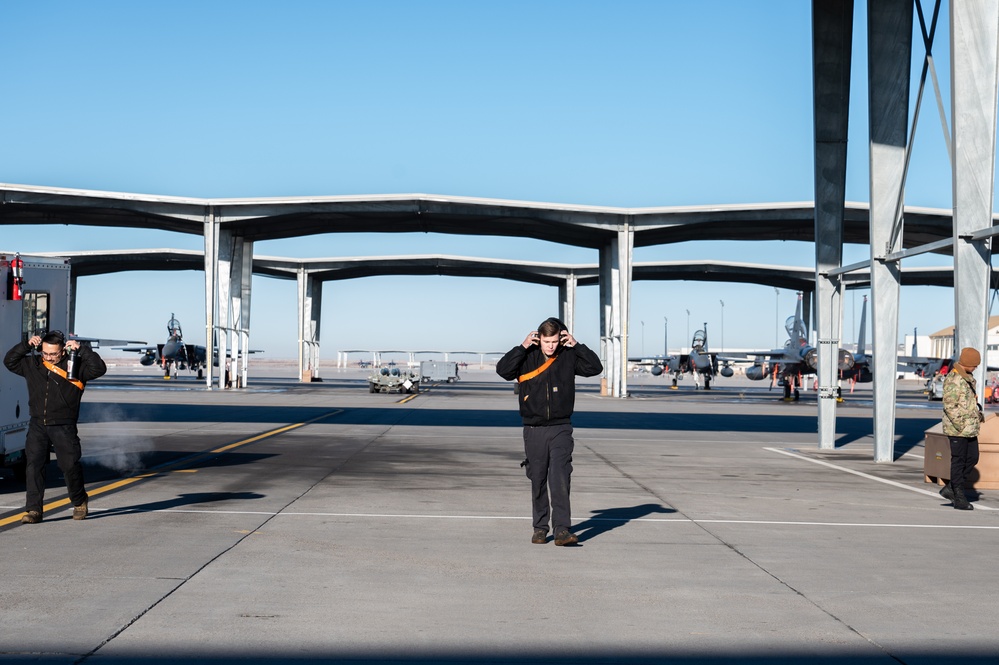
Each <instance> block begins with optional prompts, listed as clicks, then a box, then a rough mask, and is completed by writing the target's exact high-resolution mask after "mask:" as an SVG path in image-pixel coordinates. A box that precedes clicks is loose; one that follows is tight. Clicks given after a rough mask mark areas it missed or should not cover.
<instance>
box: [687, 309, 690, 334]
mask: <svg viewBox="0 0 999 665" xmlns="http://www.w3.org/2000/svg"><path fill="white" fill-rule="evenodd" d="M687 339H690V310H689V309H688V310H687Z"/></svg>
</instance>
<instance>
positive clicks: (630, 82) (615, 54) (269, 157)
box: [0, 0, 954, 360]
mask: <svg viewBox="0 0 999 665" xmlns="http://www.w3.org/2000/svg"><path fill="white" fill-rule="evenodd" d="M865 7H866V3H864V2H862V1H858V2H857V13H856V18H855V27H856V35H855V38H854V51H855V52H854V62H853V77H854V85H853V90H852V97H851V117H850V143H849V146H850V153H849V165H848V189H847V198H848V199H849V200H854V201H866V200H868V198H869V194H868V186H869V185H868V170H867V160H868V155H867V109H866V104H867V91H866V67H867V63H866V53H865V51H866V36H865V35H866V15H865ZM946 12H947V10H946V7H944V8H943V10H942V11H941V16H942V17H943V19H942V21H943V22H942V24H941V27H940V28H939V29H938V33H939V36H938V41H937V43H936V44H935V46H934V54H935V57H936V59H937V67H938V72H939V74H940V75H941V85H942V86H943V93H944V96H945V103H946V104H947V105H948V106H947V112H948V114H949V101H947V99H948V98H949V82H948V81H949V78H948V76H947V70H948V67H949V60H948V56H949V54H948V46H947V42H946V37H947V34H946V33H947V26H946V15H947V14H946ZM810 21H811V17H810V3H808V2H803V1H801V0H785V1H780V0H770V1H769V2H767V3H747V2H744V1H741V0H729V1H722V0H715V1H712V0H706V1H704V2H697V3H692V2H688V1H681V0H675V1H665V0H664V1H655V0H648V1H627V0H625V1H623V2H615V3H608V2H585V1H584V2H579V1H573V2H568V1H565V2H559V1H556V2H544V3H539V2H517V1H509V0H504V2H457V1H454V2H445V1H427V2H411V1H409V2H404V1H378V2H360V1H357V2H337V1H314V2H306V1H298V2H287V3H268V2H252V1H243V2H204V1H201V2H193V1H192V2H187V1H174V2H170V3H157V2H142V3H136V2H109V1H99V0H98V1H94V2H88V3H79V2H68V1H67V2H36V3H12V4H10V5H8V6H5V8H4V24H5V28H6V29H5V38H4V39H3V40H2V41H0V61H2V62H5V63H7V67H6V68H5V77H4V83H5V88H6V92H5V95H4V103H3V104H2V105H0V120H2V123H3V126H4V128H5V132H4V134H5V137H4V147H3V150H0V182H6V183H16V184H30V185H44V186H54V187H73V188H83V189H96V190H108V191H120V192H134V193H146V194H159V195H177V196H196V197H259V196H288V195H315V196H318V195H339V194H350V195H357V194H385V193H427V194H441V195H454V196H477V197H492V198H505V199H518V200H529V201H548V202H558V203H569V204H584V205H610V206H669V205H701V204H722V203H760V202H779V201H808V200H812V199H813V196H814V195H813V175H812V154H813V153H812V149H813V148H812V146H813V144H812V108H811V51H810V48H811V47H810V30H811V23H810ZM916 30H917V31H918V24H917V26H916ZM921 54H922V49H921V42H920V41H919V40H918V39H917V40H916V42H915V44H914V63H913V76H914V78H915V77H917V76H918V73H919V66H920V64H921V61H920V60H919V58H920V57H921ZM912 99H913V103H914V102H915V88H913V91H912ZM932 100H933V97H932V92H931V91H929V90H928V91H927V94H926V98H925V100H924V106H923V110H922V112H921V118H920V125H919V129H918V132H917V137H916V141H915V150H914V154H913V160H912V166H911V172H910V176H909V186H908V188H907V193H906V201H907V203H908V204H910V205H922V206H932V207H942V208H949V207H951V183H950V173H949V166H948V161H947V154H946V150H945V148H944V143H943V140H942V138H941V136H942V132H941V129H940V121H939V117H938V115H937V113H936V109H935V106H934V105H933V104H932ZM154 247H175V248H187V249H202V248H203V245H202V240H201V238H200V237H195V236H182V235H177V234H170V233H165V232H155V231H141V230H136V231H121V230H113V229H102V228H79V229H77V228H72V227H65V226H50V227H41V228H39V227H34V228H31V227H16V226H7V227H0V249H2V250H5V251H20V252H22V253H30V252H33V251H70V250H81V249H120V248H154ZM256 253H257V254H260V255H270V256H289V257H324V256H363V255H396V254H410V253H443V254H457V255H464V256H482V257H493V258H511V259H525V260H537V261H554V262H563V263H595V262H596V261H597V256H596V253H595V252H594V251H592V250H586V249H580V248H573V247H567V246H561V245H556V244H550V243H543V242H537V241H529V240H517V239H503V238H477V237H469V238H465V237H460V236H454V237H449V236H440V235H432V234H405V235H401V236H389V235H363V234H349V235H320V236H311V237H307V238H300V239H290V240H283V241H270V242H263V243H258V244H257V246H256ZM867 256H868V249H867V248H866V246H864V247H848V248H847V251H846V258H845V261H846V262H851V261H857V260H861V259H864V258H867ZM680 259H684V260H696V259H722V260H737V261H751V262H756V263H769V264H784V265H795V266H810V265H813V264H814V249H813V247H812V246H811V245H810V244H805V243H793V242H753V243H731V242H718V241H702V242H695V243H685V244H682V245H666V246H660V247H654V248H641V249H638V250H636V252H635V260H636V261H652V260H680ZM918 261H919V262H920V264H922V265H947V264H949V262H950V259H949V258H948V257H930V258H920V259H918ZM913 265H915V264H913ZM78 291H79V292H78V313H77V322H78V324H77V332H79V333H81V334H91V335H102V336H125V337H130V338H137V339H145V340H147V341H149V342H154V341H161V338H162V337H163V336H164V333H165V325H166V321H167V319H168V318H169V317H170V313H171V312H176V314H177V317H178V318H179V319H180V320H181V321H182V323H183V324H184V328H185V332H186V335H187V337H188V338H189V341H195V342H203V341H204V332H203V330H204V286H203V276H202V274H201V273H200V272H193V271H192V272H181V273H154V272H142V273H135V274H128V275H114V276H104V277H91V278H84V279H81V280H80V282H79V288H78ZM577 300H578V304H577V312H576V318H577V325H576V330H575V333H576V335H577V337H579V338H580V339H581V340H582V341H584V342H586V343H588V344H590V345H591V346H594V347H595V346H597V344H598V341H599V338H598V335H599V324H598V318H597V316H598V309H597V289H596V288H595V287H586V288H583V289H580V290H579V292H578V294H577ZM720 301H724V303H725V305H724V307H723V306H722V305H721V302H720ZM860 303H861V297H860V296H859V295H857V296H854V295H852V294H851V295H848V296H847V298H846V312H845V315H844V326H845V328H846V330H845V331H844V341H847V342H849V341H853V340H854V339H855V337H856V331H855V328H856V325H857V324H858V323H859V307H860ZM793 307H794V294H793V293H791V292H789V291H781V292H780V293H778V294H775V293H774V290H773V288H771V287H763V286H753V285H735V284H733V285H726V284H717V283H714V284H712V283H706V284H700V283H696V282H636V283H635V285H634V288H633V293H632V317H631V347H630V351H631V353H632V354H637V353H647V354H651V353H658V352H661V351H662V347H663V337H664V333H665V331H664V328H665V327H666V326H665V322H664V319H668V320H669V326H668V333H669V345H670V347H671V348H673V349H677V348H679V347H681V346H685V345H686V344H688V343H689V338H690V335H691V334H692V333H693V331H694V329H695V328H698V327H700V324H701V323H703V322H707V323H708V326H709V331H710V333H711V336H710V342H711V346H712V347H714V348H718V347H719V346H720V344H721V342H722V339H721V338H722V328H724V345H725V346H726V347H742V348H746V347H753V348H769V347H770V346H772V345H773V344H774V343H775V342H776V341H779V342H780V343H783V341H784V337H785V336H783V334H782V335H781V336H780V337H779V340H778V335H777V334H776V332H775V327H776V323H777V322H778V321H783V319H784V318H785V317H786V316H787V315H788V314H790V313H791V312H792V311H793ZM556 308H557V293H556V291H555V289H553V288H550V287H541V286H533V285H525V284H517V283H510V282H504V281H499V280H491V279H469V278H451V277H375V278H366V279H361V280H355V281H349V282H330V283H327V284H326V286H325V288H324V311H323V329H322V342H323V352H322V353H323V356H324V357H325V358H327V359H330V360H332V359H335V352H336V350H337V349H346V348H371V347H377V348H422V349H426V348H438V349H458V348H460V349H476V350H485V351H494V350H505V349H507V348H509V347H511V346H513V345H514V344H515V343H518V342H519V341H521V340H522V339H523V337H524V335H525V334H526V333H527V332H528V331H529V330H531V329H532V328H533V327H535V325H536V324H537V323H538V322H539V321H541V320H543V319H544V318H546V317H547V316H549V315H551V314H554V313H555V311H556ZM953 309H954V308H953V292H952V290H951V289H942V288H934V287H903V289H902V303H901V309H900V322H899V327H900V335H901V334H904V333H907V332H911V330H912V328H913V327H917V326H918V328H919V330H920V333H921V334H927V333H929V332H932V331H936V330H938V329H940V328H943V327H946V326H948V325H951V324H952V322H953ZM687 310H690V315H689V316H688V315H687V313H686V311H687ZM122 312H127V316H125V317H122V316H120V314H121V313H122ZM723 317H724V321H723V320H722V319H723ZM643 322H644V324H643ZM723 323H724V325H722V324H723ZM109 325H112V329H108V326H109ZM296 339H297V334H296V329H295V288H294V284H293V282H285V281H278V280H273V279H268V278H263V277H256V278H255V279H254V283H253V311H252V341H251V343H252V345H253V346H254V347H255V348H264V349H266V350H267V351H268V356H269V357H294V355H295V353H296V351H295V348H296V347H295V341H296Z"/></svg>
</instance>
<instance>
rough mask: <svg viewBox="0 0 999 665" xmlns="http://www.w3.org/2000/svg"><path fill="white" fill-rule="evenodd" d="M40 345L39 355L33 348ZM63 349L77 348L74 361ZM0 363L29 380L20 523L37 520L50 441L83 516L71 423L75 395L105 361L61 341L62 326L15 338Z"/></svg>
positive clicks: (76, 511)
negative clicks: (42, 333)
mask: <svg viewBox="0 0 999 665" xmlns="http://www.w3.org/2000/svg"><path fill="white" fill-rule="evenodd" d="M39 346H41V357H39V356H38V355H36V354H35V353H33V350H34V349H35V348H37V347H39ZM67 350H68V351H75V352H76V355H77V357H76V359H75V363H74V364H75V367H74V368H69V367H68V363H69V358H68V356H67V353H66V352H67ZM3 364H4V365H6V367H7V369H9V370H10V371H11V372H13V373H14V374H19V375H21V376H23V377H24V380H25V381H26V382H27V384H28V411H29V414H30V416H31V419H30V421H29V424H28V436H27V440H26V441H25V444H24V458H25V461H26V462H27V478H26V480H25V485H26V488H27V496H26V499H25V514H24V517H22V518H21V522H22V523H23V524H38V523H39V522H41V521H42V499H43V497H44V495H45V465H46V464H47V463H48V461H49V447H50V446H51V447H52V448H55V454H56V463H57V464H58V465H59V469H60V470H61V471H62V474H63V476H64V477H65V478H66V489H67V490H68V491H69V499H70V501H71V502H72V503H73V519H74V520H82V519H86V517H87V499H88V497H87V492H86V491H85V490H84V486H83V466H82V465H81V464H80V457H81V456H82V451H81V449H80V437H79V436H78V435H77V431H76V423H77V420H79V418H80V398H81V397H83V390H84V388H85V387H86V384H87V381H91V380H93V379H96V378H98V377H100V376H104V373H105V372H107V369H108V368H107V365H105V364H104V361H103V360H102V359H101V357H100V356H99V355H97V353H96V352H94V351H93V350H92V349H91V348H90V345H89V344H87V343H84V344H80V343H79V342H78V341H76V340H70V341H68V342H67V341H66V339H65V337H64V336H63V334H62V333H61V332H58V331H52V332H49V333H46V334H45V336H44V337H40V336H38V335H34V336H33V337H32V338H31V339H29V340H28V341H27V342H21V343H19V344H16V345H15V346H14V348H12V349H11V350H10V351H8V352H7V355H6V356H4V359H3Z"/></svg>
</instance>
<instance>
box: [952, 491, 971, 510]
mask: <svg viewBox="0 0 999 665" xmlns="http://www.w3.org/2000/svg"><path fill="white" fill-rule="evenodd" d="M952 487H953V490H954V507H955V508H957V509H958V510H974V509H975V507H974V506H972V505H971V503H970V502H969V501H968V497H966V496H964V488H963V487H961V486H960V485H953V486H952Z"/></svg>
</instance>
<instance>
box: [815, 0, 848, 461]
mask: <svg viewBox="0 0 999 665" xmlns="http://www.w3.org/2000/svg"><path fill="white" fill-rule="evenodd" d="M852 45H853V0H836V1H835V2H831V1H828V0H813V2H812V68H813V71H812V100H813V101H812V104H813V120H814V123H815V295H816V317H815V328H816V330H817V331H818V352H819V367H818V379H819V393H818V400H817V401H818V405H819V416H818V427H819V448H825V449H831V448H834V447H835V446H836V398H837V387H838V383H839V381H838V377H839V374H838V371H837V361H838V355H839V348H840V339H841V337H842V336H841V331H842V328H843V283H842V281H841V279H840V278H839V277H833V278H830V277H827V276H825V275H824V273H825V272H826V271H828V270H831V269H834V268H839V267H841V266H842V265H843V214H844V210H845V208H846V152H847V135H848V131H847V130H848V128H849V117H850V67H851V53H852Z"/></svg>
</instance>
